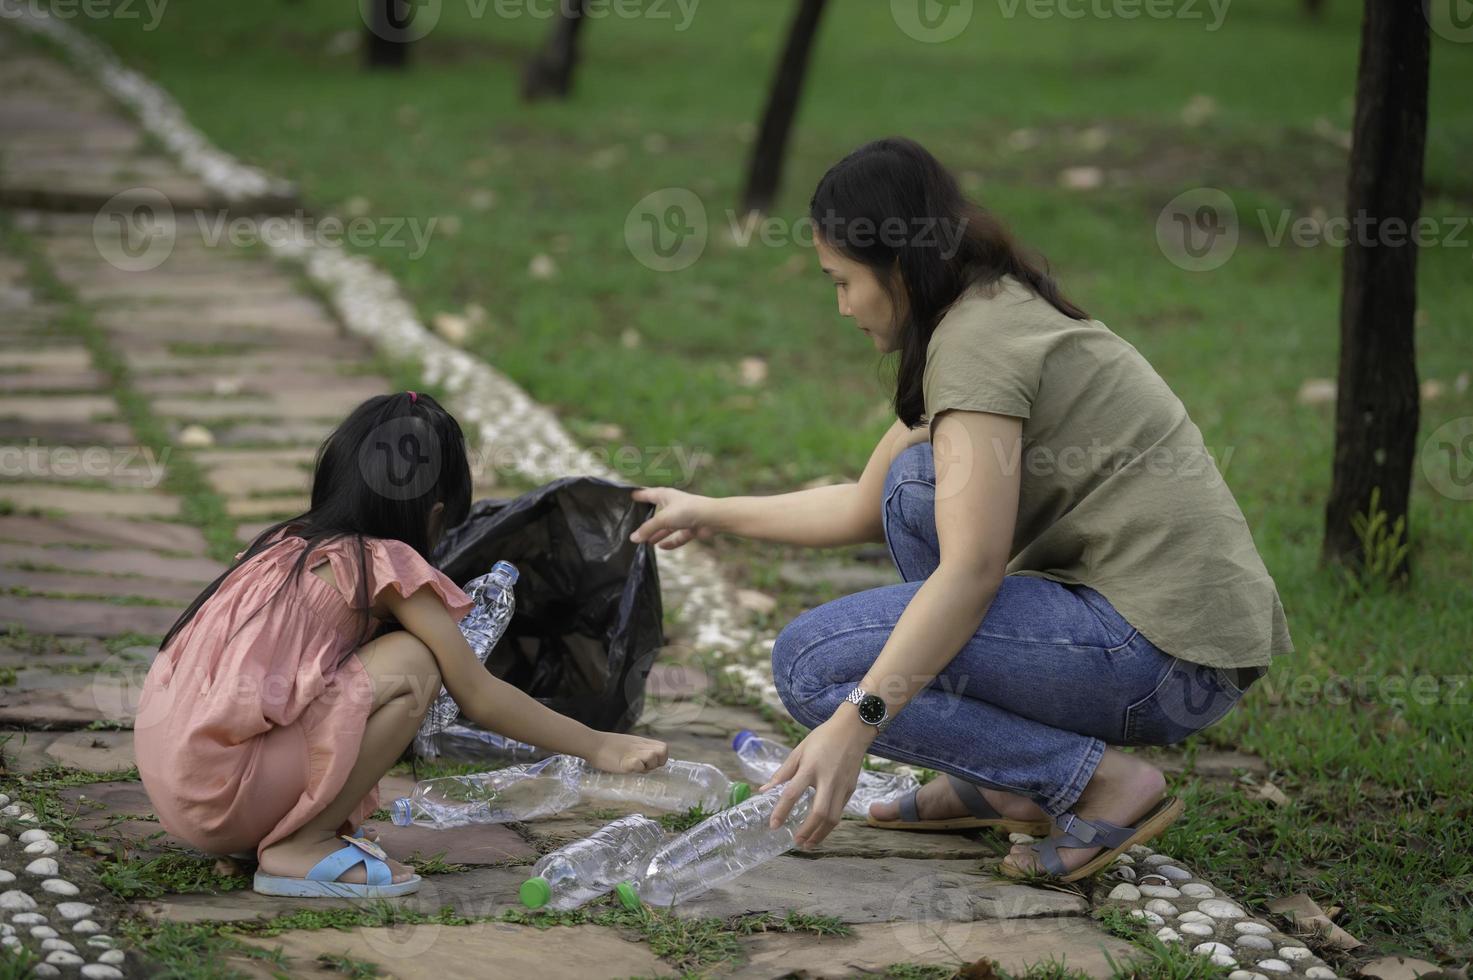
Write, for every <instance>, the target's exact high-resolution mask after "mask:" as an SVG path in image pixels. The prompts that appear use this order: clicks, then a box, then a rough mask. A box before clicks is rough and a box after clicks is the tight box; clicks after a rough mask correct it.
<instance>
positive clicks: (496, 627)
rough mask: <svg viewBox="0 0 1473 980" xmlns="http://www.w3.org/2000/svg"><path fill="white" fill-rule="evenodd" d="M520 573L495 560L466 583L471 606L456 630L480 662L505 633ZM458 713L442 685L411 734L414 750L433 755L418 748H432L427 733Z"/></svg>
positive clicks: (441, 727)
mask: <svg viewBox="0 0 1473 980" xmlns="http://www.w3.org/2000/svg"><path fill="white" fill-rule="evenodd" d="M520 574H521V573H520V572H518V571H517V566H515V565H513V564H512V563H511V562H509V561H498V562H497V563H496V564H495V565H492V566H491V571H489V572H487V573H486V574H485V575H481V576H479V577H477V578H473V579H471V580H470V581H469V582H467V583H466V587H465V594H466V595H468V596H470V597H471V600H472V601H473V602H475V605H474V606H472V607H471V611H470V612H468V613H466V614H465V616H464V618H462V619H461V621H460V632H461V635H463V636H464V637H465V640H466V642H467V643H469V644H470V646H471V652H472V653H474V654H475V655H476V657H477V659H479V660H480V661H481V663H483V664H484V663H485V662H486V658H487V657H489V656H491V650H492V649H493V648H494V647H495V646H496V643H497V641H498V640H500V639H501V635H502V634H503V633H505V632H506V627H507V626H508V625H509V624H510V623H511V617H512V614H513V613H514V612H515V611H516V592H515V590H514V587H515V585H516V584H517V578H518V576H519V575H520ZM459 716H460V705H458V704H456V703H455V699H454V698H452V697H451V696H450V692H449V691H447V690H446V689H445V688H444V687H443V686H442V687H441V688H440V695H439V697H437V698H435V703H434V704H432V705H430V710H429V711H428V712H427V713H426V714H425V718H424V721H423V722H422V723H421V724H420V726H419V734H418V735H417V736H416V737H415V751H416V753H417V754H419V755H422V756H424V757H425V758H433V757H434V756H432V755H430V754H428V753H427V752H421V751H420V749H421V748H425V749H429V750H433V748H434V740H432V739H431V738H430V736H432V735H434V734H435V733H436V732H440V731H443V730H444V729H446V728H449V727H450V726H451V725H453V724H455V720H456V718H458V717H459Z"/></svg>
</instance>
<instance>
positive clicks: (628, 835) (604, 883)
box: [519, 813, 665, 910]
mask: <svg viewBox="0 0 1473 980" xmlns="http://www.w3.org/2000/svg"><path fill="white" fill-rule="evenodd" d="M664 841H665V831H664V829H663V828H662V827H661V826H660V825H659V824H658V823H656V822H655V821H653V820H651V819H650V818H649V817H646V816H645V815H644V814H642V813H632V814H630V815H629V816H627V817H621V818H619V819H618V820H615V821H614V822H613V823H611V824H608V825H606V826H604V827H600V828H599V829H598V830H595V831H594V832H593V833H592V834H589V835H588V836H587V837H585V838H583V839H582V840H579V841H574V842H573V843H571V844H569V845H568V846H567V847H563V848H559V849H558V850H556V851H553V852H552V853H551V854H546V855H544V856H543V857H542V859H541V860H540V861H538V862H537V863H536V864H534V865H532V877H530V878H528V879H527V880H526V881H524V882H522V887H521V891H520V892H519V896H520V898H521V900H522V904H523V905H525V906H527V908H529V909H540V908H549V909H559V910H566V909H575V908H577V907H578V906H580V905H582V904H583V903H584V902H588V901H592V900H593V899H595V898H598V896H600V895H602V894H604V893H605V892H607V891H609V890H610V889H616V888H617V890H618V892H619V899H620V901H622V902H624V903H625V904H626V905H629V904H631V903H632V904H633V905H635V906H637V905H638V904H639V900H638V898H636V897H635V894H634V891H633V890H632V889H631V888H628V887H619V886H622V885H623V884H624V883H625V882H627V881H628V880H630V879H634V878H638V877H639V876H640V875H641V874H643V873H644V869H645V867H646V866H647V865H648V864H649V861H650V857H651V856H652V855H653V854H654V853H655V851H657V850H658V849H659V847H660V845H661V844H663V843H664Z"/></svg>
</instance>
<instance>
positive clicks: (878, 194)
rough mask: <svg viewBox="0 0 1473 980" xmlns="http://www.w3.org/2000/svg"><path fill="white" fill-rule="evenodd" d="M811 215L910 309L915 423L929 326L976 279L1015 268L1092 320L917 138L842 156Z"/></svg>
mask: <svg viewBox="0 0 1473 980" xmlns="http://www.w3.org/2000/svg"><path fill="white" fill-rule="evenodd" d="M809 215H810V217H811V218H812V220H813V222H814V226H815V232H816V234H817V236H818V237H819V238H820V239H821V240H822V241H823V242H824V244H825V245H827V246H828V247H830V248H832V249H834V250H835V251H836V252H838V253H840V254H841V255H843V256H845V257H846V258H848V259H851V260H853V261H855V262H859V263H861V264H863V265H865V266H867V267H869V268H870V269H871V270H873V271H874V274H875V277H876V278H877V279H878V280H879V281H880V284H881V286H882V287H883V288H884V289H885V292H886V293H887V294H888V295H889V297H890V299H891V301H892V302H894V303H895V309H896V311H897V312H899V311H900V310H901V309H902V308H905V309H907V310H908V313H907V314H906V315H905V316H904V317H903V318H902V321H901V323H900V324H899V327H900V332H899V347H900V363H899V366H898V370H897V378H896V386H895V415H896V417H897V418H899V419H900V420H901V421H903V422H904V423H905V424H906V426H907V427H909V428H914V427H915V426H916V425H918V424H920V422H921V420H922V418H923V417H924V415H925V398H924V397H923V394H922V390H921V378H922V376H923V374H924V372H925V368H926V347H927V345H928V344H929V343H930V342H931V334H932V333H934V332H935V330H936V326H937V324H938V323H940V321H941V317H942V316H943V315H944V314H945V312H946V310H947V308H948V307H950V306H951V305H952V304H953V303H955V302H956V300H957V298H958V297H959V296H961V294H962V293H963V292H964V291H966V290H967V289H968V288H969V287H971V286H973V285H980V286H983V287H988V286H991V285H992V284H993V283H995V282H996V281H997V280H999V279H1001V278H1002V277H1003V276H1005V275H1012V276H1014V277H1016V278H1017V279H1019V280H1020V281H1022V283H1023V284H1024V285H1026V286H1027V287H1028V288H1029V289H1031V290H1032V291H1033V292H1034V293H1036V294H1037V295H1039V296H1041V297H1043V298H1044V299H1045V300H1047V301H1048V302H1049V303H1051V304H1052V305H1053V306H1054V307H1055V308H1056V309H1057V310H1058V311H1059V312H1060V313H1063V314H1064V315H1065V316H1067V317H1070V318H1072V319H1075V320H1088V319H1089V315H1088V314H1087V313H1085V312H1084V311H1083V310H1081V309H1080V308H1079V307H1077V306H1075V305H1074V304H1073V303H1071V302H1070V301H1069V300H1068V299H1066V298H1065V297H1064V295H1063V293H1062V292H1061V291H1060V289H1059V287H1058V284H1057V283H1055V282H1054V280H1053V278H1052V277H1051V276H1050V275H1049V274H1048V271H1047V270H1048V263H1047V261H1045V260H1043V259H1042V257H1041V256H1039V257H1037V258H1036V259H1035V258H1034V257H1032V256H1030V255H1029V254H1027V253H1026V252H1025V249H1024V248H1023V246H1021V245H1019V244H1018V243H1017V242H1016V241H1015V240H1014V238H1013V236H1012V233H1011V232H1010V231H1008V229H1007V227H1006V226H1005V225H1004V224H1003V223H1002V222H1001V221H1000V220H999V219H998V218H996V217H995V216H994V215H992V214H991V213H990V212H989V211H987V209H985V208H983V207H982V206H981V205H979V204H976V203H975V202H973V201H970V200H968V199H967V198H966V196H965V195H963V194H962V191H961V188H960V187H959V186H958V185H957V182H956V178H954V177H953V176H952V175H951V174H950V173H949V172H948V171H947V170H946V168H945V167H943V166H942V165H941V162H940V161H939V160H937V159H936V158H935V157H934V156H932V155H931V154H930V153H929V152H928V151H927V150H926V148H925V147H923V146H921V145H920V144H919V143H917V142H916V141H915V140H911V139H905V138H903V137H889V138H886V139H879V140H875V141H873V142H871V143H866V144H865V145H863V146H861V147H860V148H859V149H857V150H855V151H854V152H852V153H850V154H849V155H848V156H846V157H845V158H844V159H842V160H840V161H839V162H838V163H836V164H834V165H833V166H832V167H830V168H829V171H828V173H826V174H824V175H823V179H822V180H820V181H819V182H818V188H817V190H815V191H814V192H813V200H812V201H811V202H810V203H809ZM887 229H889V230H888V231H887ZM1040 263H1041V264H1042V268H1040V267H1039V264H1040ZM897 271H898V273H899V279H900V282H899V285H900V286H901V287H903V288H904V291H905V293H904V297H903V298H904V299H905V301H906V302H905V304H904V306H902V304H901V303H900V302H898V301H899V300H900V299H901V298H902V297H901V295H900V293H899V291H898V290H897V288H896V285H897V284H896V283H895V281H894V278H893V275H894V273H895V272H897Z"/></svg>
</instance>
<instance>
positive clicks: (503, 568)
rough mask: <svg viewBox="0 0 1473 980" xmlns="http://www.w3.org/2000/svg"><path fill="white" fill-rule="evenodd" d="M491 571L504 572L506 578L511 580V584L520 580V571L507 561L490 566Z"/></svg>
mask: <svg viewBox="0 0 1473 980" xmlns="http://www.w3.org/2000/svg"><path fill="white" fill-rule="evenodd" d="M491 571H493V572H505V573H506V577H507V578H509V579H511V580H512V581H513V582H515V581H516V580H517V579H518V578H520V577H521V574H522V573H521V572H520V571H518V570H517V566H515V565H513V564H512V563H511V562H509V561H498V562H497V563H496V564H494V565H492V566H491Z"/></svg>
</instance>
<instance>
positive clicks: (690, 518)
mask: <svg viewBox="0 0 1473 980" xmlns="http://www.w3.org/2000/svg"><path fill="white" fill-rule="evenodd" d="M630 496H631V497H632V498H633V499H635V500H638V501H640V502H642V503H650V504H654V505H655V507H656V510H655V513H654V514H653V515H652V516H651V517H650V519H649V520H647V521H645V522H644V523H643V524H641V525H640V526H639V527H637V528H635V529H634V533H632V534H630V535H629V540H630V541H635V542H639V541H648V542H649V543H650V544H656V543H658V544H659V545H660V547H661V548H662V549H663V550H665V551H672V550H674V549H676V548H679V547H680V546H681V545H683V544H685V543H686V542H687V541H689V540H691V539H692V538H699V539H700V540H702V541H707V540H709V539H710V538H711V537H712V536H713V535H714V534H715V533H716V527H715V526H714V521H713V511H714V510H715V503H716V501H715V500H713V499H712V498H710V497H702V496H701V495H699V494H694V493H686V492H685V491H684V490H676V489H675V488H674V487H640V488H639V489H637V490H635V491H634V492H633V493H632V494H630ZM667 538H668V540H666V539H667Z"/></svg>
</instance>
